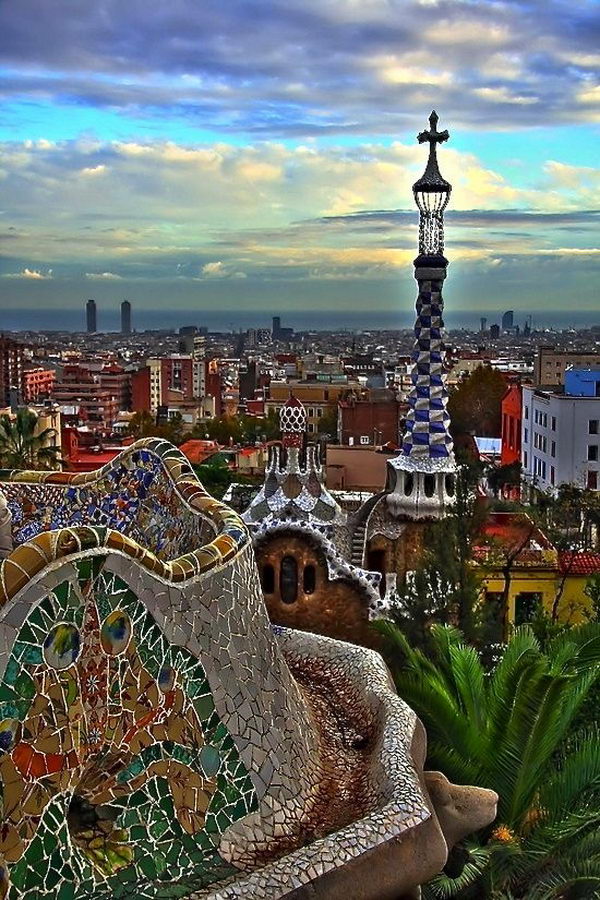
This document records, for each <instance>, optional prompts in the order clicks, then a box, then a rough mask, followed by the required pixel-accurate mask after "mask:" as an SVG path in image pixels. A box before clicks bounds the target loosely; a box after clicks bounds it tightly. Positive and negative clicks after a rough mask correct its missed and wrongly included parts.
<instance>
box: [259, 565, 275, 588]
mask: <svg viewBox="0 0 600 900" xmlns="http://www.w3.org/2000/svg"><path fill="white" fill-rule="evenodd" d="M261 581H262V589H263V593H264V594H273V593H274V592H275V569H274V568H273V566H272V565H270V564H269V563H266V564H265V565H264V566H263V567H262V578H261Z"/></svg>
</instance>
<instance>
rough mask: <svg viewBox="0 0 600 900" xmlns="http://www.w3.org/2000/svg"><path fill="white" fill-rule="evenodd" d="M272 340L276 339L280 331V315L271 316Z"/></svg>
mask: <svg viewBox="0 0 600 900" xmlns="http://www.w3.org/2000/svg"><path fill="white" fill-rule="evenodd" d="M271 333H272V335H273V340H274V341H278V340H279V335H280V333H281V316H273V327H272V329H271Z"/></svg>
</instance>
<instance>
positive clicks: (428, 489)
mask: <svg viewBox="0 0 600 900" xmlns="http://www.w3.org/2000/svg"><path fill="white" fill-rule="evenodd" d="M423 490H424V491H425V496H426V497H433V495H434V494H435V475H425V477H424V479H423Z"/></svg>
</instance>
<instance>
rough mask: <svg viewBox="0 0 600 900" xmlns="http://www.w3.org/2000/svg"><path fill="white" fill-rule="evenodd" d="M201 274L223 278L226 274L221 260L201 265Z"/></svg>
mask: <svg viewBox="0 0 600 900" xmlns="http://www.w3.org/2000/svg"><path fill="white" fill-rule="evenodd" d="M202 274H203V275H207V276H208V277H209V278H223V276H224V275H226V274H227V271H226V269H225V266H224V265H223V263H222V262H220V261H219V262H208V263H206V264H205V265H203V266H202Z"/></svg>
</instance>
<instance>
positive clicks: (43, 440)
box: [0, 407, 60, 469]
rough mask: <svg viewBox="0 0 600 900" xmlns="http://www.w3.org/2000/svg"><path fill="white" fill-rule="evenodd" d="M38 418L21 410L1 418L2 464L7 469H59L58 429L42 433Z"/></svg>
mask: <svg viewBox="0 0 600 900" xmlns="http://www.w3.org/2000/svg"><path fill="white" fill-rule="evenodd" d="M38 421H39V420H38V416H37V415H36V414H35V413H34V412H32V411H31V410H30V409H27V408H24V407H21V408H20V409H18V410H17V413H16V415H15V416H14V417H13V416H9V415H3V416H1V417H0V464H1V465H2V466H4V467H5V468H7V469H56V468H57V467H58V465H59V453H60V450H59V448H58V447H57V446H56V443H55V440H56V437H57V434H56V430H55V429H54V428H44V429H43V430H42V431H39V432H38V430H37V429H38Z"/></svg>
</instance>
